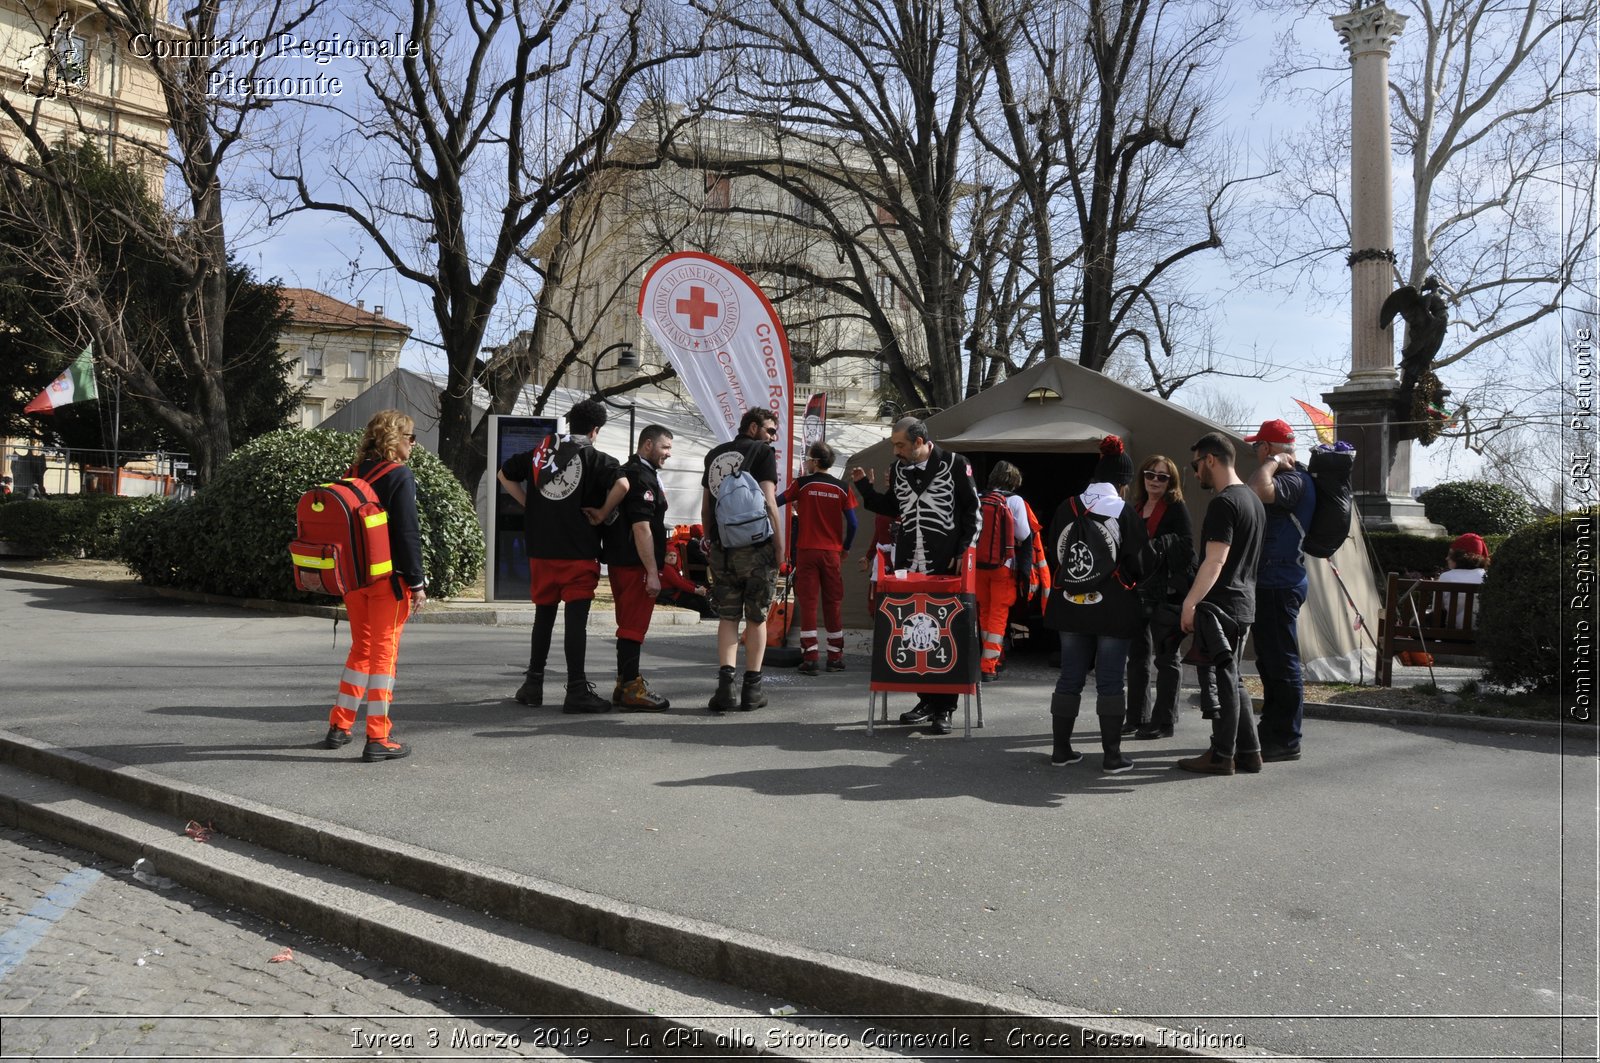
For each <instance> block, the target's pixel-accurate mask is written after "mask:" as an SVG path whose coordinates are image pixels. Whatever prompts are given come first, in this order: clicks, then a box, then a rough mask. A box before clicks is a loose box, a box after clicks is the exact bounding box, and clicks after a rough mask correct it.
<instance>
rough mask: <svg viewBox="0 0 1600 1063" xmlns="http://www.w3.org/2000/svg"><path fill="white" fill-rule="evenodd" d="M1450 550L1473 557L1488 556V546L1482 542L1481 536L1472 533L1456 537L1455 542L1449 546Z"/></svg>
mask: <svg viewBox="0 0 1600 1063" xmlns="http://www.w3.org/2000/svg"><path fill="white" fill-rule="evenodd" d="M1450 549H1452V550H1459V551H1460V552H1461V553H1463V554H1471V555H1472V556H1473V557H1488V556H1489V544H1488V543H1486V542H1484V541H1483V536H1481V535H1474V534H1473V533H1472V532H1467V534H1465V535H1458V536H1456V541H1455V542H1453V543H1451V544H1450Z"/></svg>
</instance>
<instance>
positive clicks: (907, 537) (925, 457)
mask: <svg viewBox="0 0 1600 1063" xmlns="http://www.w3.org/2000/svg"><path fill="white" fill-rule="evenodd" d="M889 442H890V445H891V446H893V447H894V457H895V460H894V464H893V465H892V466H890V469H889V488H888V490H886V491H879V490H877V488H876V486H875V485H874V477H873V475H872V474H871V473H869V472H868V471H867V470H866V469H863V468H861V467H860V466H859V465H858V466H856V467H855V468H853V469H851V470H850V479H851V480H852V481H853V482H854V483H855V486H856V491H857V492H859V493H860V495H861V503H862V505H864V506H866V507H867V508H868V509H870V510H871V511H872V512H874V513H881V514H883V515H884V516H887V517H892V518H895V519H897V520H898V521H899V522H900V523H899V528H900V530H899V535H898V537H897V539H896V541H895V550H894V556H895V564H896V565H897V566H899V567H901V568H905V569H908V570H909V571H911V572H917V573H921V574H923V575H929V576H947V575H953V574H955V572H956V571H957V570H958V569H959V567H960V565H961V559H962V556H963V555H964V554H965V553H966V552H967V549H968V548H969V547H971V546H973V545H975V544H976V543H977V541H978V485H977V482H976V481H975V480H974V479H973V477H972V465H971V464H970V463H969V462H968V461H967V459H966V458H964V457H962V456H961V455H960V454H955V453H952V452H951V451H948V450H945V449H944V448H942V447H940V446H938V445H936V444H935V443H934V441H933V439H932V437H931V436H930V435H929V434H928V426H927V425H926V424H925V423H923V422H922V421H921V420H919V419H918V418H915V417H902V418H900V420H898V421H896V422H895V424H894V431H893V434H892V435H891V436H890V437H889ZM921 698H922V700H921V701H919V702H917V705H916V707H915V708H913V709H911V711H909V712H906V713H902V714H901V716H900V722H901V723H911V724H916V723H923V722H926V723H927V724H928V729H929V730H930V731H931V732H932V733H934V734H941V735H943V734H949V733H950V716H951V714H952V713H953V712H955V708H956V695H955V694H933V693H930V694H923V695H921Z"/></svg>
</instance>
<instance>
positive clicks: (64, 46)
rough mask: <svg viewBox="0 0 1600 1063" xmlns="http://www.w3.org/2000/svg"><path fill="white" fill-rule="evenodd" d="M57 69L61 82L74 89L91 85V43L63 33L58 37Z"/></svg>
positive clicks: (74, 35)
mask: <svg viewBox="0 0 1600 1063" xmlns="http://www.w3.org/2000/svg"><path fill="white" fill-rule="evenodd" d="M55 58H56V69H57V70H58V71H59V72H60V74H61V80H62V81H64V82H66V83H67V84H68V85H71V86H73V87H74V88H82V87H84V86H85V85H87V84H89V42H88V41H86V40H84V39H83V38H82V37H80V36H78V35H77V34H76V33H61V34H59V35H57V37H56V46H55Z"/></svg>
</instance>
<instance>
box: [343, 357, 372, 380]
mask: <svg viewBox="0 0 1600 1063" xmlns="http://www.w3.org/2000/svg"><path fill="white" fill-rule="evenodd" d="M344 378H345V379H346V380H365V379H367V352H366V351H351V352H350V370H349V372H347V373H346V374H345V377H344Z"/></svg>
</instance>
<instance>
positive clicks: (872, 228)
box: [702, 0, 985, 408]
mask: <svg viewBox="0 0 1600 1063" xmlns="http://www.w3.org/2000/svg"><path fill="white" fill-rule="evenodd" d="M702 9H703V10H706V11H707V12H708V13H709V12H710V10H711V9H710V6H709V5H704V6H703V7H702ZM717 14H718V15H719V16H720V17H721V18H722V20H723V25H724V26H725V27H726V32H727V33H728V35H729V36H730V38H732V39H733V42H734V43H737V45H738V48H737V51H736V53H734V54H735V56H736V62H735V67H734V69H735V73H736V79H737V81H736V85H737V91H736V93H734V94H733V96H731V97H730V99H729V100H728V102H727V103H726V104H724V105H723V106H722V108H721V109H720V113H721V114H724V115H727V116H729V117H733V118H738V119H743V120H753V121H761V122H764V123H765V124H766V125H767V127H768V129H769V132H770V134H771V136H772V138H773V141H774V143H775V145H776V147H777V151H776V153H775V155H774V157H773V158H771V159H766V160H763V159H758V158H751V159H748V160H745V161H743V162H741V163H739V165H738V167H737V169H735V170H734V171H733V172H734V173H736V174H740V175H745V176H749V177H751V178H754V179H757V180H762V181H768V182H772V183H774V184H776V185H778V186H779V187H781V188H783V189H785V190H786V191H788V192H789V193H790V194H792V195H793V196H794V197H795V198H796V200H797V201H798V202H800V203H803V204H805V205H806V206H807V207H808V209H809V210H810V211H811V212H812V213H813V215H814V219H813V221H812V222H811V223H810V224H812V225H814V226H816V227H817V229H818V230H819V231H825V232H826V233H827V234H828V235H829V236H830V238H831V239H832V240H833V241H834V243H835V246H836V249H837V254H838V256H839V260H838V266H839V267H840V268H839V269H838V270H836V271H832V272H831V273H830V274H827V275H811V276H805V277H803V278H801V279H802V280H803V281H804V282H805V283H806V284H807V285H809V286H811V287H814V288H818V289H820V290H824V291H828V292H830V293H831V294H832V296H834V297H835V298H837V299H840V300H846V301H849V302H850V303H852V304H853V305H854V307H856V308H857V309H858V311H859V313H860V315H861V317H862V318H863V319H864V320H865V322H866V324H867V325H868V326H869V328H870V330H871V332H872V333H873V334H874V335H875V337H876V340H877V350H876V351H874V352H871V353H872V354H873V355H874V356H876V357H877V358H878V359H879V360H881V362H882V363H883V365H884V368H885V370H886V372H887V375H888V378H889V389H890V390H892V391H893V392H894V393H896V394H898V395H899V396H900V397H901V399H902V400H903V401H904V403H905V404H906V405H907V406H912V407H919V408H920V407H925V408H942V407H945V406H949V405H952V404H954V403H955V402H957V401H959V400H960V399H961V398H962V397H963V394H964V390H965V388H964V380H963V372H962V360H963V357H964V355H963V346H964V340H965V338H966V335H967V306H966V292H967V289H968V287H970V284H971V281H972V278H971V275H970V262H969V261H968V258H967V254H966V250H965V248H964V247H963V244H962V238H961V234H960V233H958V232H957V230H956V224H957V213H956V209H955V206H956V203H957V202H958V200H960V199H961V198H962V197H963V196H965V195H968V194H970V193H971V192H972V191H973V188H972V186H971V184H970V182H969V181H968V179H967V178H968V176H969V174H968V173H967V170H966V168H967V167H968V165H969V162H968V159H967V151H966V149H967V114H968V111H969V109H970V107H971V105H972V101H973V99H974V98H975V97H976V95H977V93H979V92H980V91H981V89H982V84H981V82H982V79H983V77H984V76H985V65H984V62H983V59H982V56H981V54H980V53H979V52H978V51H977V50H976V49H975V48H973V47H972V46H971V45H972V42H971V40H970V31H969V27H968V25H967V20H966V19H964V18H962V17H961V15H960V13H959V11H958V10H957V8H956V6H955V5H951V4H948V3H940V2H938V0H896V2H895V3H893V4H888V5H880V4H875V3H871V2H870V0H734V2H732V3H729V4H726V5H722V6H720V7H718V8H717ZM713 113H718V112H715V111H714V112H713ZM908 323H910V325H911V331H914V332H916V333H917V335H916V336H914V337H913V336H910V335H909V334H908V329H907V324H908Z"/></svg>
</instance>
